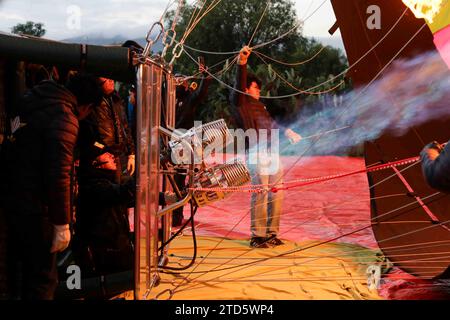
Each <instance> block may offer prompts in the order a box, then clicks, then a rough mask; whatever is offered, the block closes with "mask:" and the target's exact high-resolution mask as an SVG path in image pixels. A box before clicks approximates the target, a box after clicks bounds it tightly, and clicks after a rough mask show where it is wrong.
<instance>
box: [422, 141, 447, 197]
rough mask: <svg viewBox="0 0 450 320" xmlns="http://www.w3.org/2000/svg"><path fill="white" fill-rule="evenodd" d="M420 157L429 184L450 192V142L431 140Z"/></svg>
mask: <svg viewBox="0 0 450 320" xmlns="http://www.w3.org/2000/svg"><path fill="white" fill-rule="evenodd" d="M420 157H421V160H422V171H423V174H424V176H425V179H426V181H427V182H428V184H429V185H430V186H431V187H432V188H434V189H437V190H440V191H443V192H450V144H449V143H447V144H445V145H441V144H439V143H437V142H431V143H429V144H428V145H426V146H425V148H424V149H423V150H422V152H421V153H420Z"/></svg>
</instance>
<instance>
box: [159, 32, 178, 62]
mask: <svg viewBox="0 0 450 320" xmlns="http://www.w3.org/2000/svg"><path fill="white" fill-rule="evenodd" d="M170 31H172V36H169V32H170ZM176 35H177V32H176V31H175V30H173V29H170V30H168V31H167V32H166V33H165V34H164V38H163V44H164V49H163V51H162V53H161V58H164V57H165V55H166V54H167V49H169V48H170V47H171V46H172V45H173V43H174V42H175V38H176ZM167 38H170V42H169V43H167Z"/></svg>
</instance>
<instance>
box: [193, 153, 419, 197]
mask: <svg viewBox="0 0 450 320" xmlns="http://www.w3.org/2000/svg"><path fill="white" fill-rule="evenodd" d="M418 161H420V158H419V157H414V158H408V159H403V160H398V161H394V162H389V163H386V164H381V165H377V166H374V167H371V168H367V167H366V168H365V169H361V170H356V171H352V172H348V173H341V174H336V175H330V176H323V177H315V178H309V179H298V180H293V181H287V182H282V183H278V184H258V185H251V186H239V187H222V188H189V189H190V190H193V191H215V192H255V193H262V192H267V188H262V187H271V188H270V191H271V192H277V191H281V190H289V189H294V188H298V187H303V186H306V185H310V184H314V183H319V182H325V181H330V180H335V179H339V178H345V177H349V176H353V175H355V174H361V173H369V172H375V171H381V170H387V169H391V168H395V167H399V166H404V165H407V164H411V163H416V162H418ZM289 184H292V185H291V186H286V187H279V188H277V187H275V185H289Z"/></svg>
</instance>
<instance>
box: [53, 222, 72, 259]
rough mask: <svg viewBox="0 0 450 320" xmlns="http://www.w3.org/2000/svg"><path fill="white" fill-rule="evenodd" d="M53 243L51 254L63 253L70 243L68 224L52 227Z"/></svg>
mask: <svg viewBox="0 0 450 320" xmlns="http://www.w3.org/2000/svg"><path fill="white" fill-rule="evenodd" d="M53 229H54V234H53V243H52V248H51V249H50V252H51V253H54V252H61V251H64V250H65V249H66V248H67V247H68V246H69V242H70V228H69V225H68V224H63V225H53Z"/></svg>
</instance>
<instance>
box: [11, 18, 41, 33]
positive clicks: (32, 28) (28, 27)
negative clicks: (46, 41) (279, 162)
mask: <svg viewBox="0 0 450 320" xmlns="http://www.w3.org/2000/svg"><path fill="white" fill-rule="evenodd" d="M11 32H12V33H15V34H19V33H22V34H27V35H30V36H35V37H43V36H44V35H45V32H46V30H45V29H44V24H43V23H41V22H37V23H35V22H33V21H27V22H26V23H18V24H17V25H15V26H14V27H12V28H11Z"/></svg>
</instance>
